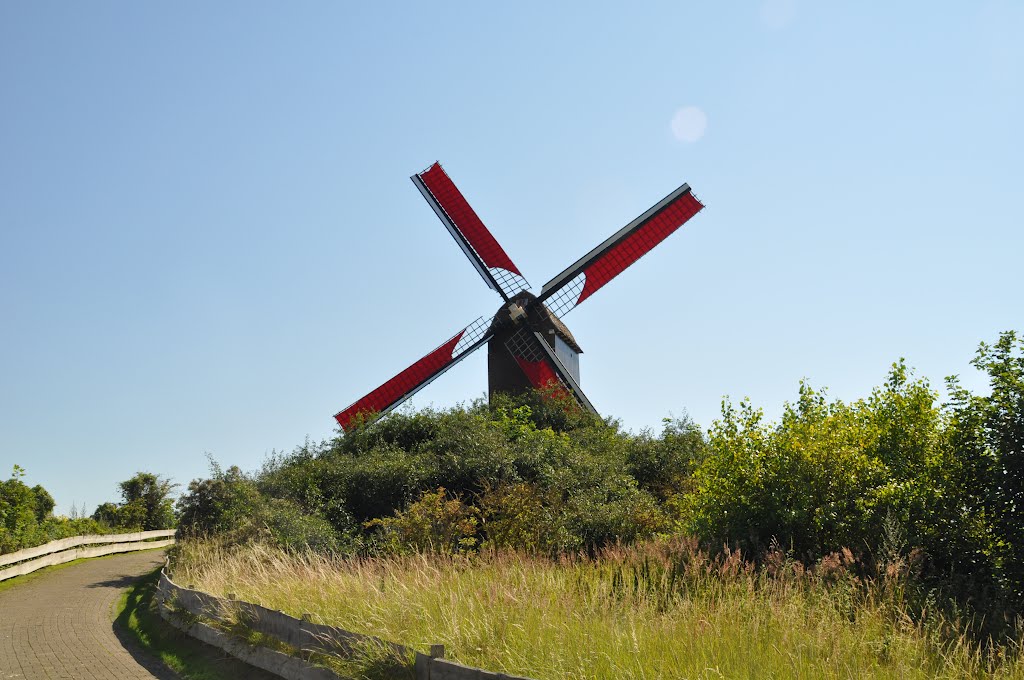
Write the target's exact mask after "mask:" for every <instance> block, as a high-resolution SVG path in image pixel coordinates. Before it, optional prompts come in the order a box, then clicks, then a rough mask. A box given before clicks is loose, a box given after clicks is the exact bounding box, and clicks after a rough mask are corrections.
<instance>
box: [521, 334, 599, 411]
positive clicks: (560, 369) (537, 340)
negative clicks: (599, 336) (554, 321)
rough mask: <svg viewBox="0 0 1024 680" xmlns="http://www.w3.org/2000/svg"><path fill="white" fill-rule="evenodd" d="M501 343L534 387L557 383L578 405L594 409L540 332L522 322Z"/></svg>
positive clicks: (588, 409)
mask: <svg viewBox="0 0 1024 680" xmlns="http://www.w3.org/2000/svg"><path fill="white" fill-rule="evenodd" d="M505 347H506V349H508V351H509V353H510V354H511V355H512V357H513V358H514V359H515V360H516V363H518V364H519V367H520V368H521V369H522V371H523V373H524V374H525V375H526V377H527V378H528V379H529V380H530V382H531V383H532V384H533V386H534V388H536V389H544V388H545V387H547V386H548V385H549V384H550V383H551V381H556V382H558V383H560V384H561V385H562V386H563V387H564V388H565V389H566V390H567V391H568V392H569V394H571V395H572V396H573V398H575V399H576V401H577V402H578V403H579V405H580V406H581V407H583V408H584V409H586V410H587V411H589V412H590V413H592V414H594V415H598V412H597V409H595V408H594V405H593V404H591V403H590V399H588V398H587V395H586V394H584V393H583V390H582V389H581V388H580V386H579V383H577V382H576V380H575V379H574V378H573V377H572V372H571V371H569V369H568V368H566V366H565V365H564V364H563V363H562V361H561V360H560V359H559V358H558V355H557V354H555V351H554V350H553V349H551V346H550V345H548V343H547V342H546V341H545V340H544V336H543V335H541V334H540V333H538V332H537V331H535V330H533V329H530V328H528V327H526V326H521V327H520V328H519V329H518V330H517V331H516V332H515V333H513V334H512V335H511V336H509V338H508V339H507V340H505Z"/></svg>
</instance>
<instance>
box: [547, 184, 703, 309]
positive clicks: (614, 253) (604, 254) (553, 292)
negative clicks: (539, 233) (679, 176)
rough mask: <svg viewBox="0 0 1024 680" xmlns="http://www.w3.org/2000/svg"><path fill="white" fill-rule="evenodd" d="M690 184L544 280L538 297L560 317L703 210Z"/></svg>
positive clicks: (677, 190) (684, 185)
mask: <svg viewBox="0 0 1024 680" xmlns="http://www.w3.org/2000/svg"><path fill="white" fill-rule="evenodd" d="M703 208H704V204H703V203H701V202H700V200H699V199H698V198H697V197H696V196H694V194H693V191H692V190H691V189H690V185H689V184H683V185H682V186H681V187H679V188H678V189H676V190H675V191H673V192H672V193H670V194H669V195H668V196H666V197H665V198H663V199H661V200H660V201H658V202H657V203H655V204H654V205H653V206H651V208H650V209H648V210H647V211H646V212H645V213H643V214H642V215H640V216H639V217H637V218H636V219H635V220H633V221H632V222H630V223H629V224H627V225H626V226H625V227H623V228H622V229H620V230H619V231H617V232H615V233H614V234H612V235H611V236H610V237H608V238H607V239H605V241H604V242H603V243H601V244H600V245H599V246H597V247H596V248H594V249H593V250H591V251H590V252H589V253H587V254H586V255H584V256H583V257H581V258H580V259H579V260H577V261H576V262H574V263H573V264H572V265H570V266H569V267H567V268H566V269H565V270H564V271H563V272H562V273H560V274H559V275H558V276H556V277H555V278H553V279H551V280H550V281H548V282H547V283H545V284H544V287H543V288H542V289H541V291H540V294H539V295H538V296H537V300H538V301H539V302H542V303H544V304H546V305H547V306H548V308H549V309H551V311H552V312H553V313H554V314H555V315H557V316H559V317H561V316H563V315H564V314H567V313H568V312H570V311H572V310H573V309H575V307H576V306H577V305H579V304H580V303H581V302H583V301H584V300H586V299H587V298H588V297H590V296H591V295H593V294H594V293H595V292H597V291H598V290H599V289H600V288H602V287H603V286H604V285H605V284H606V283H608V282H609V281H611V280H612V279H613V278H615V277H616V276H618V275H619V274H621V273H622V272H623V271H625V270H626V269H627V268H628V267H629V266H630V265H632V264H633V263H634V262H636V261H637V260H639V259H640V258H641V257H643V256H644V255H646V254H647V253H649V252H650V251H651V250H653V249H654V247H655V246H657V245H658V244H659V243H661V242H662V241H664V240H665V239H666V238H668V236H670V235H671V234H672V233H673V232H675V231H676V230H677V229H679V228H680V227H681V226H683V224H685V223H686V222H687V221H688V220H689V219H690V218H691V217H693V216H694V215H696V214H697V213H698V212H700V211H701V210H703Z"/></svg>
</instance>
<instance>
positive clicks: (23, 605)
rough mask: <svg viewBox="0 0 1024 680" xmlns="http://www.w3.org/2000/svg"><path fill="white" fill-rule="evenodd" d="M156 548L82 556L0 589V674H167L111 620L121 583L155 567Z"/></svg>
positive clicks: (115, 677) (168, 677)
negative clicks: (89, 556)
mask: <svg viewBox="0 0 1024 680" xmlns="http://www.w3.org/2000/svg"><path fill="white" fill-rule="evenodd" d="M163 555H164V553H163V551H147V552H141V553H128V554H125V555H118V556H116V557H107V558H101V559H94V560H88V561H86V562H81V563H79V564H75V565H72V566H70V567H65V568H63V569H57V570H54V571H52V572H50V573H47V574H44V575H42V576H39V577H38V578H34V579H32V580H30V581H27V582H26V583H24V584H16V585H15V586H14V587H13V588H9V589H7V590H5V591H3V592H0V679H2V680H8V679H9V678H19V679H21V678H25V679H27V680H44V679H49V678H74V679H75V680H89V679H92V678H96V679H99V680H122V679H124V680H128V679H134V678H160V679H161V680H175V678H177V676H176V675H175V674H174V673H172V672H171V671H169V670H167V669H166V668H165V667H164V666H163V665H162V664H161V663H160V662H159V661H157V660H155V659H152V658H151V657H149V656H148V655H147V654H146V653H145V652H143V651H142V650H139V649H138V648H137V647H135V646H134V645H133V644H131V642H130V641H129V640H128V639H127V638H124V637H119V633H118V631H115V630H114V624H113V607H114V605H115V604H116V603H117V600H118V598H119V597H120V596H121V591H123V590H124V589H125V588H126V587H128V585H129V584H131V582H132V581H134V580H135V579H136V578H138V577H139V576H143V575H145V574H148V573H149V572H151V571H152V570H153V569H156V567H157V566H158V565H159V564H161V563H162V562H163Z"/></svg>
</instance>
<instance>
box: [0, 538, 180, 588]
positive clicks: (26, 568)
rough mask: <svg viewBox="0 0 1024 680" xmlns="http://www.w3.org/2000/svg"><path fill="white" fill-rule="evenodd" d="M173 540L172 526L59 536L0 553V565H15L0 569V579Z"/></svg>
mask: <svg viewBox="0 0 1024 680" xmlns="http://www.w3.org/2000/svg"><path fill="white" fill-rule="evenodd" d="M152 539H164V540H152ZM173 543H174V529H159V530H156V531H136V532H134V533H130V534H107V535H103V536H72V537H70V538H62V539H59V540H56V541H50V542H49V543H46V544H44V545H37V546H36V547H34V548H25V549H24V550H19V551H18V552H13V553H7V554H6V555H0V567H3V566H6V565H9V564H13V565H14V566H13V567H8V568H7V569H0V581H4V580H6V579H9V578H14V577H15V576H21V575H22V574H29V573H31V572H33V571H36V570H37V569H42V568H43V567H52V566H53V565H55V564H64V563H65V562H71V561H73V560H78V559H82V558H85V557H100V556H102V555H112V554H114V553H123V552H132V551H135V550H149V549H151V548H163V547H165V546H168V545H171V544H173Z"/></svg>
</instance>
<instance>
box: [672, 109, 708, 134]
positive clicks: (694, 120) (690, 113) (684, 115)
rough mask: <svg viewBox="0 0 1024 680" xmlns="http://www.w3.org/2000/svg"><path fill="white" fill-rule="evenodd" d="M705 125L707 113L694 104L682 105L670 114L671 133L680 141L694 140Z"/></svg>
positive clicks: (703, 129)
mask: <svg viewBox="0 0 1024 680" xmlns="http://www.w3.org/2000/svg"><path fill="white" fill-rule="evenodd" d="M707 127H708V117H707V115H706V114H705V113H704V112H703V111H701V110H700V109H699V108H697V107H696V106H684V107H683V108H681V109H679V110H678V111H676V115H674V116H672V134H673V135H674V136H675V138H676V139H678V140H679V141H680V142H696V141H697V140H698V139H700V138H701V137H703V136H704V131H705V130H706V129H707Z"/></svg>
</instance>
